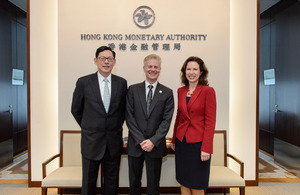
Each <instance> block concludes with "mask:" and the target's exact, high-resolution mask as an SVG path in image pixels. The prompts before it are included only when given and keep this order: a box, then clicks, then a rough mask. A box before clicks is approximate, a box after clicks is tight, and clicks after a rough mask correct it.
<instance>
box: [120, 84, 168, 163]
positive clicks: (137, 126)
mask: <svg viewBox="0 0 300 195" xmlns="http://www.w3.org/2000/svg"><path fill="white" fill-rule="evenodd" d="M173 111H174V97H173V92H172V90H171V89H169V88H167V87H165V86H164V85H162V84H160V83H158V84H157V87H156V89H155V92H154V96H153V100H152V102H151V105H150V114H149V117H147V114H146V89H145V82H142V83H138V84H135V85H132V86H130V87H129V88H128V92H127V98H126V115H125V117H126V124H127V127H128V129H129V135H128V143H127V152H128V155H131V156H134V157H139V156H141V155H142V154H143V153H145V154H147V155H149V156H150V157H153V158H162V157H163V156H165V155H167V148H166V141H165V139H166V138H165V136H166V134H167V133H168V131H169V127H170V123H171V120H172V116H173ZM145 139H150V140H151V142H152V143H153V144H154V146H155V147H154V148H153V150H152V151H151V152H144V151H143V150H142V148H141V146H140V145H139V144H140V143H141V142H142V141H144V140H145Z"/></svg>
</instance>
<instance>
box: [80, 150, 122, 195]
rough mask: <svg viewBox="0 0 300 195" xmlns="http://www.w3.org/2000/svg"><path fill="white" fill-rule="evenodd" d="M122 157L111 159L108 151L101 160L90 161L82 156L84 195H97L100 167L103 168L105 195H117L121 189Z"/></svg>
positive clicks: (82, 190)
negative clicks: (120, 171)
mask: <svg viewBox="0 0 300 195" xmlns="http://www.w3.org/2000/svg"><path fill="white" fill-rule="evenodd" d="M120 159H121V155H120V156H118V157H116V158H111V156H110V154H109V151H108V150H107V149H106V151H105V154H104V156H103V158H102V159H101V160H90V159H86V158H84V157H83V156H82V189H81V194H82V195H95V194H96V182H97V178H98V172H99V166H100V163H102V166H103V176H104V184H103V191H102V194H103V195H117V194H118V189H119V170H120Z"/></svg>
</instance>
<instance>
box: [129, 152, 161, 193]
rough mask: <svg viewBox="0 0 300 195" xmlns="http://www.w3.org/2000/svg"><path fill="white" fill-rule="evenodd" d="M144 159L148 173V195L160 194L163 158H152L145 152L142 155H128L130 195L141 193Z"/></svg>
mask: <svg viewBox="0 0 300 195" xmlns="http://www.w3.org/2000/svg"><path fill="white" fill-rule="evenodd" d="M144 161H145V162H146V173H147V195H158V194H159V181H160V173H161V164H162V158H151V157H149V156H148V155H146V154H144V155H142V156H140V157H133V156H129V155H128V166H129V185H130V195H141V194H142V192H141V186H142V182H141V179H142V173H143V166H144Z"/></svg>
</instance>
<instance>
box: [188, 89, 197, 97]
mask: <svg viewBox="0 0 300 195" xmlns="http://www.w3.org/2000/svg"><path fill="white" fill-rule="evenodd" d="M194 91H195V89H188V91H187V96H189V97H190V96H192V95H193V93H194Z"/></svg>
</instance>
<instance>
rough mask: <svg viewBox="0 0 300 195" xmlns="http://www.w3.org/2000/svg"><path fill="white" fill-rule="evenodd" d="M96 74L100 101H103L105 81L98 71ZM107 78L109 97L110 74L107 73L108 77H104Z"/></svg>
mask: <svg viewBox="0 0 300 195" xmlns="http://www.w3.org/2000/svg"><path fill="white" fill-rule="evenodd" d="M97 76H98V81H99V88H100V96H101V98H102V101H103V94H104V85H105V82H104V78H105V77H104V76H102V75H101V74H100V73H99V72H97ZM106 78H107V80H108V83H107V84H108V90H109V94H110V97H111V74H109V75H108V77H106Z"/></svg>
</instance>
